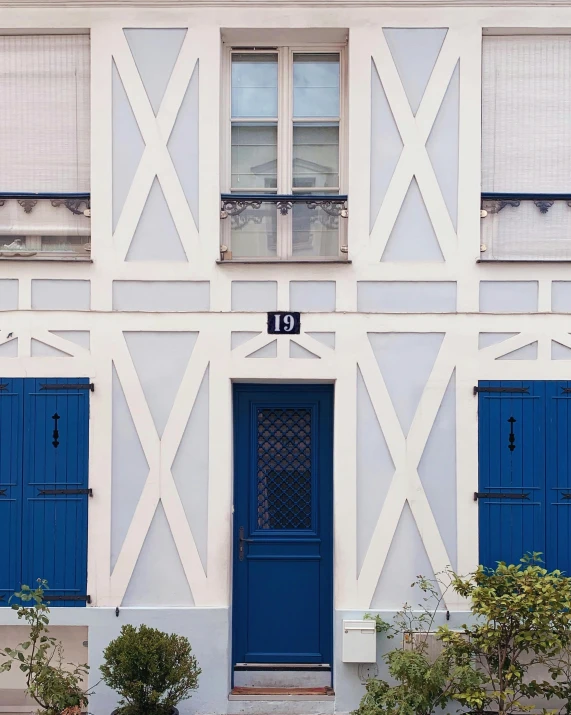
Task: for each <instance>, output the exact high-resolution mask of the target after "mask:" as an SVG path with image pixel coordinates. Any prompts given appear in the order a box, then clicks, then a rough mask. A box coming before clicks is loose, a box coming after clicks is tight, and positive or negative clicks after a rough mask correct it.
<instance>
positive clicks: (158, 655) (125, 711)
mask: <svg viewBox="0 0 571 715" xmlns="http://www.w3.org/2000/svg"><path fill="white" fill-rule="evenodd" d="M103 656H104V664H103V665H102V666H101V673H102V675H103V681H104V682H105V683H106V684H107V685H108V686H109V687H110V688H113V690H115V691H116V692H117V693H119V695H120V696H121V700H120V701H119V706H120V707H119V710H120V712H121V715H168V713H170V711H171V709H172V708H173V707H174V706H175V705H177V704H178V703H179V702H181V701H182V700H186V699H188V698H190V696H191V694H192V691H193V690H196V688H197V685H198V676H199V675H200V673H201V670H200V668H199V667H198V662H197V660H196V658H195V656H194V655H192V648H191V647H190V643H189V642H188V639H187V638H185V637H183V636H178V635H175V634H170V635H169V634H168V633H163V632H162V631H159V630H157V629H156V628H149V627H148V626H145V625H142V626H140V627H139V629H136V628H134V627H133V626H130V625H127V626H123V627H122V628H121V635H120V636H119V637H118V638H116V639H115V640H113V641H111V643H109V645H108V646H107V648H106V649H105V651H104V652H103Z"/></svg>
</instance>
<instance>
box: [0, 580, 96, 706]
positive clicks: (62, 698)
mask: <svg viewBox="0 0 571 715" xmlns="http://www.w3.org/2000/svg"><path fill="white" fill-rule="evenodd" d="M46 588H47V583H46V581H42V580H39V581H38V587H37V588H36V589H34V590H32V589H31V588H30V587H29V586H22V590H21V591H20V592H18V593H15V594H14V596H15V597H16V598H18V599H19V600H20V601H21V602H22V604H21V605H17V604H13V605H12V608H13V609H14V610H15V611H17V612H18V618H19V619H20V620H24V621H26V623H27V624H28V626H29V628H30V634H29V636H28V640H26V641H24V642H22V643H19V644H18V645H17V646H16V647H15V648H4V649H2V650H0V658H4V662H3V663H2V665H0V673H3V672H6V671H9V670H11V669H12V665H14V664H15V665H17V666H18V667H19V668H20V670H21V671H22V672H23V673H25V675H26V692H27V693H28V695H30V697H31V698H33V700H35V702H36V703H37V704H38V705H39V706H40V707H41V708H42V709H43V710H44V711H45V715H75V714H76V713H79V712H81V709H82V708H85V707H86V706H87V700H88V695H89V693H88V692H87V691H86V690H85V689H84V687H83V679H84V677H85V676H86V675H87V671H88V666H87V665H85V664H83V665H73V664H72V663H65V662H64V653H63V647H62V644H61V642H59V641H57V640H56V639H55V638H52V637H51V636H49V635H48V633H49V629H48V625H49V615H48V614H49V612H50V609H49V607H48V606H47V604H46V602H45V601H44V592H45V589H46ZM32 601H33V605H24V604H26V603H30V602H32Z"/></svg>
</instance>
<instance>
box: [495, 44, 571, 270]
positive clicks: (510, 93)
mask: <svg viewBox="0 0 571 715" xmlns="http://www.w3.org/2000/svg"><path fill="white" fill-rule="evenodd" d="M482 69H483V72H482V209H483V210H484V212H487V215H484V217H483V219H482V236H481V237H482V241H481V242H482V251H481V258H482V259H483V260H551V261H553V260H565V261H568V260H571V36H569V35H525V36H521V35H520V36H514V35H510V36H487V37H484V44H483V67H482Z"/></svg>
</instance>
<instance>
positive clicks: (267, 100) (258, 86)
mask: <svg viewBox="0 0 571 715" xmlns="http://www.w3.org/2000/svg"><path fill="white" fill-rule="evenodd" d="M277 116H278V56H277V55H276V54H254V53H243V54H240V53H238V54H233V55H232V117H233V118H234V117H238V118H239V117H252V118H257V117H262V118H264V117H277Z"/></svg>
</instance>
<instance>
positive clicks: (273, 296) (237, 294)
mask: <svg viewBox="0 0 571 715" xmlns="http://www.w3.org/2000/svg"><path fill="white" fill-rule="evenodd" d="M277 302H278V284H277V283H276V282H275V281H232V310H238V311H243V312H254V313H260V312H265V311H268V310H277Z"/></svg>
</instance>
